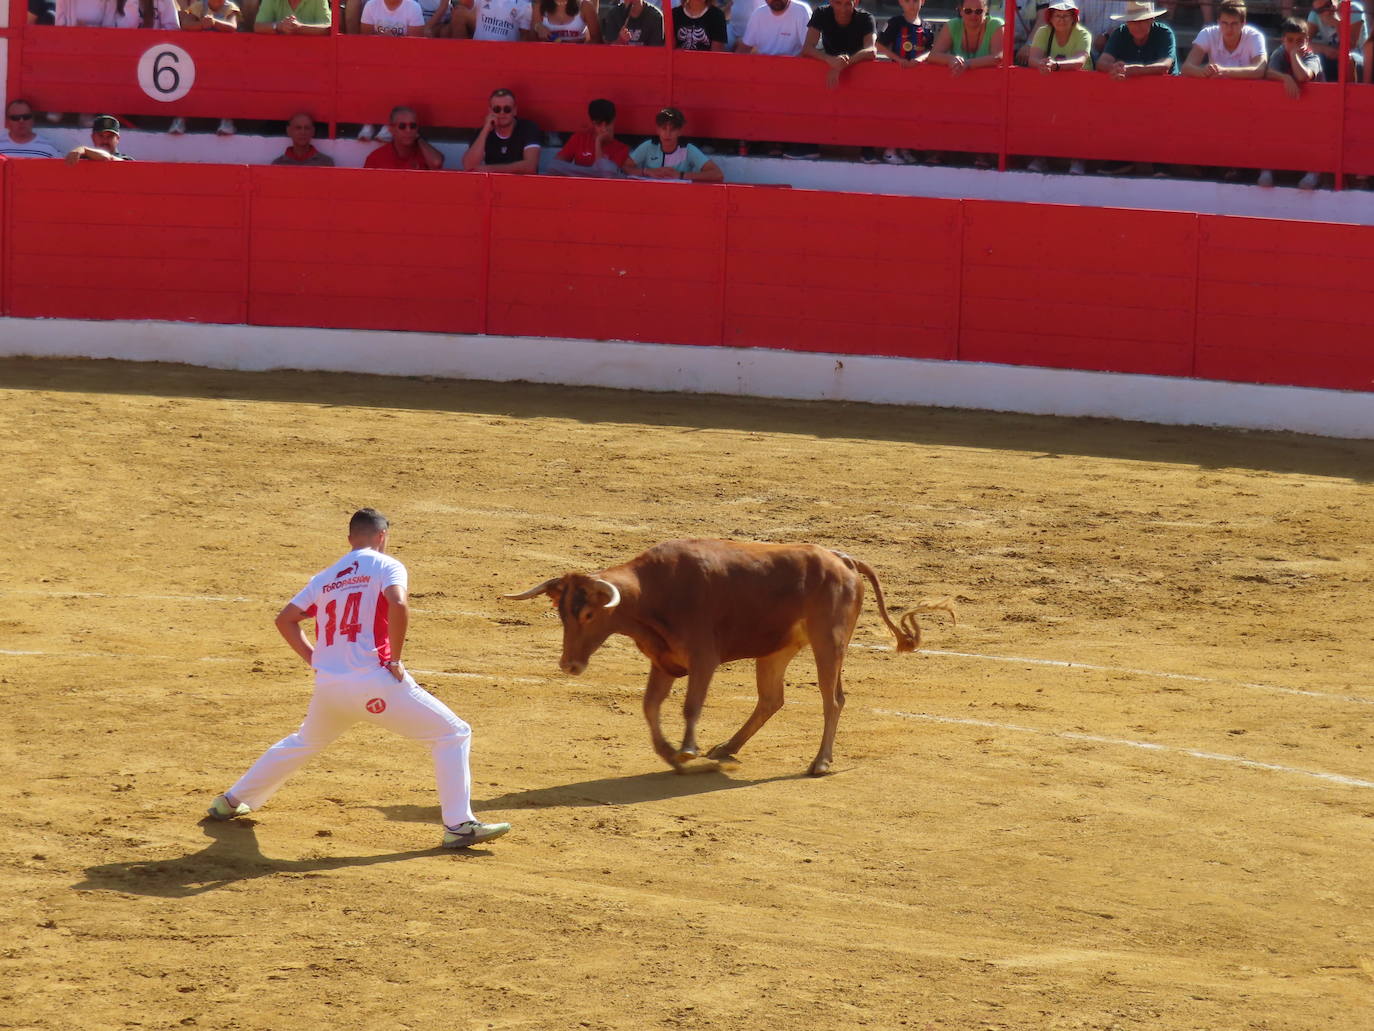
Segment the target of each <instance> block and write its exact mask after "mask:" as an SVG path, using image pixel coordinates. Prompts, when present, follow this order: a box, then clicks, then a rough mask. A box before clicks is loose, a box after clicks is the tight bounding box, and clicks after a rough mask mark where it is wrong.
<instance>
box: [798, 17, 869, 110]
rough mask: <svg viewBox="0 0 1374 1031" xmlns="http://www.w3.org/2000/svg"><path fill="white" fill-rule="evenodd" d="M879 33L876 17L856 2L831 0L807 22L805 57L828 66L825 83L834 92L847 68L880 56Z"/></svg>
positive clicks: (803, 52) (803, 47)
mask: <svg viewBox="0 0 1374 1031" xmlns="http://www.w3.org/2000/svg"><path fill="white" fill-rule="evenodd" d="M877 34H878V26H877V24H876V23H875V22H874V21H873V15H871V14H869V13H868V12H867V11H865V10H861V9H860V8H859V7H858V6H857V5H856V4H855V2H854V0H830V3H829V4H827V5H826V6H825V7H821V8H818V9H817V10H816V13H815V14H813V15H811V20H810V21H809V22H807V23H806V42H804V43H803V44H802V57H811V58H814V59H816V60H817V61H820V62H822V63H824V64H825V65H826V67H828V68H829V69H830V71H829V72H828V73H827V75H826V77H825V84H826V85H827V86H829V87H830V88H831V89H834V88H835V87H836V86H838V85H839V83H840V73H841V72H843V71H844V70H845V69H846V68H849V67H850V66H852V65H856V64H859V63H861V62H863V61H871V60H873V59H874V58H875V57H877V56H878V52H877V50H876V49H875V48H874V45H873V43H874V40H875V38H876V37H877ZM817 44H819V45H820V47H819V49H818V48H817Z"/></svg>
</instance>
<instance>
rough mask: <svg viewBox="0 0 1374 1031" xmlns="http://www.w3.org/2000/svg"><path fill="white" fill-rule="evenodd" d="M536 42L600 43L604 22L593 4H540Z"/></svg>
mask: <svg viewBox="0 0 1374 1031" xmlns="http://www.w3.org/2000/svg"><path fill="white" fill-rule="evenodd" d="M533 29H534V38H535V39H537V40H540V41H542V42H546V43H600V42H601V19H600V18H599V17H597V13H596V4H595V3H594V2H593V0H539V20H538V22H537V23H536V24H535V25H534V27H533Z"/></svg>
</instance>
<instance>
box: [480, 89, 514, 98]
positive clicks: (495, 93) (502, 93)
mask: <svg viewBox="0 0 1374 1031" xmlns="http://www.w3.org/2000/svg"><path fill="white" fill-rule="evenodd" d="M497 97H510V98H511V100H514V99H515V94H514V93H512V92H511V91H510V90H508V89H506V87H505V86H502V87H501V88H500V89H494V90H492V91H491V96H489V97H488V98H487V99H488V100H495V99H496V98H497Z"/></svg>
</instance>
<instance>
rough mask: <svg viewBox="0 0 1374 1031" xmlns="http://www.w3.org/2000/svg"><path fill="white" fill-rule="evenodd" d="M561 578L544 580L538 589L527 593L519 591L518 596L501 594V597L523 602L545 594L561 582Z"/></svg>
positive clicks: (531, 589) (534, 588)
mask: <svg viewBox="0 0 1374 1031" xmlns="http://www.w3.org/2000/svg"><path fill="white" fill-rule="evenodd" d="M562 579H563V578H562V577H561V576H555V577H551V578H549V579H548V580H545V581H544V582H543V583H542V584H540V585H539V586H538V587H531V588H530V589H529V590H528V591H521V592H520V593H519V594H503V595H501V597H503V598H509V599H510V600H511V601H524V600H525V599H526V598H533V597H534V596H535V595H537V594H545V593H547V591H548V589H549V588H550V587H552V586H553V585H554V584H556V583H558V582H559V581H561V580H562Z"/></svg>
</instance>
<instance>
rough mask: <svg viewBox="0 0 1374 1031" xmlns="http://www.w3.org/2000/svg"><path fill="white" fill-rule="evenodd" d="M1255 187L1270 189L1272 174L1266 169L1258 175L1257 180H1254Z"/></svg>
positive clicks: (1272, 182) (1272, 183)
mask: <svg viewBox="0 0 1374 1031" xmlns="http://www.w3.org/2000/svg"><path fill="white" fill-rule="evenodd" d="M1255 185H1256V186H1263V187H1264V188H1265V189H1266V190H1267V189H1270V188H1271V187H1272V186H1273V185H1274V173H1273V172H1271V171H1269V169H1267V168H1266V169H1265V170H1264V171H1263V172H1261V173H1260V174H1259V178H1258V179H1256V180H1255Z"/></svg>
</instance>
